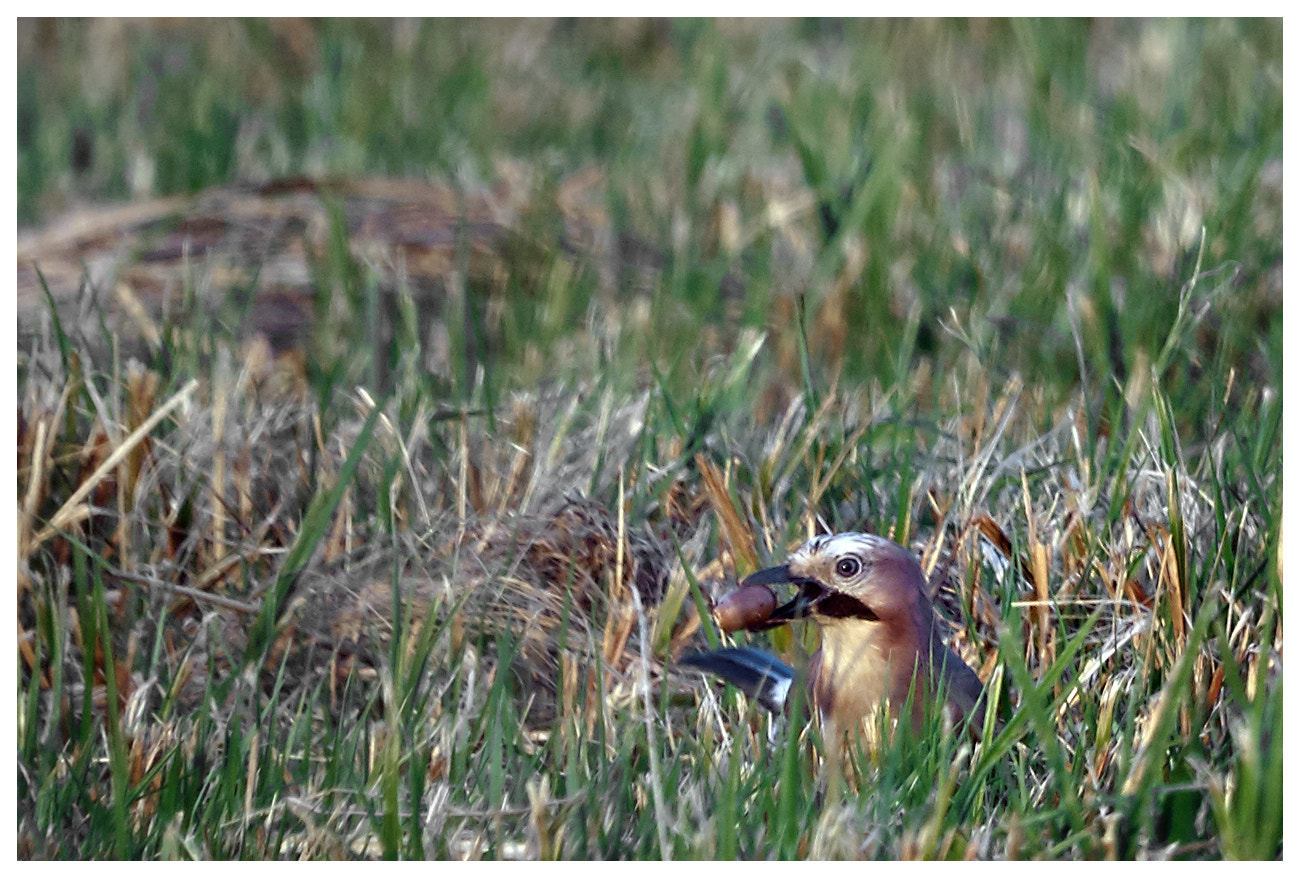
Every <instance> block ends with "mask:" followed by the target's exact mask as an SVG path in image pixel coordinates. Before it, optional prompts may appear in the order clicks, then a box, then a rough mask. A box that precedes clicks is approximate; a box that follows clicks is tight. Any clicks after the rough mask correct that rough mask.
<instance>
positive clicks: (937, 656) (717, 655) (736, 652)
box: [680, 532, 985, 749]
mask: <svg viewBox="0 0 1301 879" xmlns="http://www.w3.org/2000/svg"><path fill="white" fill-rule="evenodd" d="M782 583H789V584H793V585H795V586H797V587H798V591H797V593H796V595H795V597H794V598H793V599H791V601H789V602H787V603H786V604H784V605H782V606H781V607H777V606H776V600H775V596H773V594H772V591H771V589H769V587H770V586H773V585H776V584H782ZM715 617H716V618H717V619H719V621H720V628H723V629H724V630H726V631H734V630H735V629H738V628H747V629H750V630H763V629H769V628H773V627H776V626H779V625H784V624H786V623H789V622H793V621H795V620H798V619H803V618H808V619H811V620H812V621H813V622H814V624H816V625H817V626H818V628H819V629H820V630H821V634H822V644H821V646H820V647H819V649H818V650H817V652H816V653H814V654H813V655H812V656H811V657H810V659H809V664H808V672H807V676H806V677H807V686H808V693H809V697H810V702H811V704H812V705H813V706H814V707H815V708H816V710H817V712H818V715H819V718H820V720H821V723H822V728H823V741H824V742H834V741H836V740H839V742H840V743H841V744H844V743H845V742H846V738H845V737H846V736H847V735H849V734H852V733H854V732H855V731H859V732H861V733H862V734H863V735H864V737H865V739H866V741H867V743H868V745H869V747H871V748H873V749H875V748H877V747H879V745H880V744H881V743H880V741H879V729H880V727H879V725H878V723H877V722H876V721H877V718H878V714H877V712H878V711H880V710H884V711H886V712H887V714H888V716H889V718H890V720H891V721H897V720H898V718H899V715H900V713H901V711H903V710H904V708H905V706H907V705H911V724H912V727H913V729H914V730H915V731H918V732H920V730H921V728H922V723H923V720H924V718H925V715H926V709H927V706H928V704H931V703H934V702H937V701H938V700H941V699H942V700H943V705H944V709H945V717H946V720H947V722H949V723H951V724H953V725H954V726H958V725H962V724H966V725H967V727H968V728H969V730H970V731H971V733H972V734H973V735H978V734H979V731H980V729H981V728H982V726H983V724H984V716H985V698H984V686H983V684H982V683H981V680H980V678H979V677H978V676H977V675H976V673H975V672H974V671H972V670H971V668H970V667H969V666H968V665H967V664H966V663H965V662H963V661H962V659H961V657H959V656H958V655H957V654H956V653H954V652H953V651H952V650H951V649H949V647H948V646H946V645H945V643H944V639H943V638H942V637H941V635H940V623H939V619H938V618H937V617H936V615H935V608H934V606H933V605H932V603H931V599H930V594H929V589H928V587H927V582H926V576H925V574H923V573H922V569H921V566H920V565H919V564H918V562H917V559H916V558H915V557H914V556H913V554H912V553H911V552H909V551H908V550H907V549H905V548H904V547H902V546H900V545H899V544H897V543H895V542H894V541H892V540H888V539H886V538H884V537H880V536H878V535H875V534H867V533H862V532H845V533H840V534H829V535H821V536H818V537H814V538H813V539H811V540H809V541H808V542H807V543H805V544H803V545H802V546H800V547H799V548H797V549H796V550H794V551H793V552H791V553H790V555H789V557H788V558H787V560H786V563H785V564H783V565H779V566H777V567H772V568H767V569H764V570H761V571H756V572H755V573H753V574H751V575H750V576H748V577H746V578H745V579H744V580H742V581H741V584H740V588H739V589H737V590H736V591H735V592H733V593H731V594H730V595H728V596H725V597H724V599H723V600H722V601H720V602H719V605H718V607H716V608H715ZM680 662H682V663H683V664H685V665H688V666H691V667H694V668H698V669H701V670H704V671H707V672H710V673H712V674H715V675H717V676H718V677H721V678H722V679H723V680H725V681H727V682H729V683H731V684H733V685H734V686H736V687H738V688H739V689H741V690H742V691H743V692H745V693H746V694H747V695H749V696H750V697H752V698H754V699H755V700H756V701H758V702H759V703H760V704H761V705H763V706H764V707H765V708H767V709H769V710H771V711H774V712H779V711H782V710H783V709H785V708H786V707H787V704H788V701H789V697H790V693H791V685H792V683H793V682H794V680H795V672H794V670H793V669H792V668H791V667H790V666H788V665H786V664H785V663H784V662H782V661H781V660H779V659H777V658H776V657H774V656H771V655H770V654H767V653H765V652H764V651H762V650H757V649H755V648H751V647H727V648H722V649H718V650H712V651H706V652H704V653H696V654H691V655H688V656H684V657H682V659H681V660H680ZM910 699H911V702H910V701H909V700H910Z"/></svg>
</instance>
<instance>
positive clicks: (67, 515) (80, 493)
mask: <svg viewBox="0 0 1301 879" xmlns="http://www.w3.org/2000/svg"><path fill="white" fill-rule="evenodd" d="M198 386H199V380H198V379H190V381H189V382H187V383H186V385H185V387H183V388H181V390H179V391H178V392H177V393H176V394H175V395H174V396H173V397H172V398H171V399H170V400H168V401H167V402H166V403H164V404H163V405H162V406H161V407H160V408H159V409H158V410H157V411H156V412H154V414H153V415H151V416H149V418H148V419H147V420H146V421H145V423H144V424H142V425H140V426H139V427H137V428H136V429H135V430H133V431H132V432H131V433H130V435H128V436H127V437H126V438H124V439H123V440H122V442H121V443H120V444H119V445H118V446H117V448H115V449H114V450H113V452H112V454H110V455H109V456H108V457H107V458H106V459H104V463H102V464H100V465H99V467H97V468H96V469H95V472H94V473H92V474H90V476H89V477H87V479H86V480H85V481H84V482H82V483H81V485H80V486H78V487H77V490H76V491H74V492H73V493H72V495H71V496H70V497H69V498H68V499H67V500H66V501H64V502H63V506H61V507H59V511H58V512H57V513H55V514H54V516H53V517H52V518H51V519H50V524H49V525H48V526H46V527H45V528H44V529H42V530H41V531H40V532H39V533H38V534H37V535H36V537H35V538H34V539H33V540H32V543H31V544H30V545H29V546H26V547H20V548H19V549H20V551H21V552H22V553H23V555H24V556H27V555H30V554H31V553H32V552H33V551H34V550H35V549H36V547H38V546H40V545H41V544H42V543H44V542H45V541H47V540H49V539H50V538H52V537H54V536H55V535H56V534H58V533H59V532H60V531H62V530H64V529H65V528H67V527H68V526H70V525H72V524H73V523H74V522H77V521H80V520H81V519H84V518H85V517H86V516H88V515H89V514H90V511H89V509H87V508H85V507H83V506H82V501H84V500H85V499H86V496H87V495H89V494H90V493H91V492H92V491H94V490H95V487H96V486H97V485H99V483H100V482H101V481H102V480H103V479H104V477H106V476H108V474H109V473H112V472H113V469H114V468H116V467H117V466H118V465H119V464H121V463H122V461H123V460H125V459H126V457H127V456H128V455H130V454H131V452H132V450H134V449H135V447H136V446H137V445H138V444H139V443H140V442H141V441H142V440H144V439H145V437H147V436H149V433H150V432H151V431H152V430H153V429H154V428H155V427H157V426H158V424H159V423H160V422H161V421H162V420H163V419H164V418H166V417H167V416H168V415H170V414H171V413H172V410H173V409H176V408H177V407H178V406H180V405H181V404H182V403H184V402H185V401H186V400H187V399H188V398H189V396H190V394H192V393H194V390H195V388H197V387H198Z"/></svg>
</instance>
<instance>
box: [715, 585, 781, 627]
mask: <svg viewBox="0 0 1301 879" xmlns="http://www.w3.org/2000/svg"><path fill="white" fill-rule="evenodd" d="M776 609H777V595H776V594H775V593H774V592H773V591H772V590H771V589H769V588H768V587H767V586H742V587H741V588H740V589H737V590H736V591H735V592H729V593H728V594H727V595H724V596H723V598H722V600H721V601H719V602H718V604H717V605H715V606H714V619H715V620H716V621H717V622H718V627H719V628H720V629H722V630H723V631H724V632H735V631H737V630H738V629H749V628H752V627H754V626H758V625H760V624H762V623H764V622H767V620H768V617H770V616H772V612H773V611H774V610H776Z"/></svg>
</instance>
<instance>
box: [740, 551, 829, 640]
mask: <svg viewBox="0 0 1301 879" xmlns="http://www.w3.org/2000/svg"><path fill="white" fill-rule="evenodd" d="M774 583H793V584H795V585H797V586H799V587H800V590H799V592H796V593H795V597H794V598H792V599H791V600H790V601H788V602H786V603H785V604H783V605H782V606H781V607H779V608H777V609H776V610H774V611H773V612H772V613H771V614H770V615H769V617H768V619H766V620H765V621H764V622H763V623H762V624H761V625H757V626H751V627H750V628H751V630H753V631H758V630H762V629H773V628H776V627H777V626H780V625H782V624H783V623H789V622H791V621H792V620H799V619H803V618H804V617H807V616H808V615H809V613H810V612H811V611H812V610H813V605H814V604H816V603H817V602H818V601H819V600H820V599H822V598H823V597H825V596H826V594H827V590H826V589H825V588H824V587H823V586H822V584H820V583H818V582H817V581H816V580H810V579H808V578H807V577H800V576H796V575H794V574H792V573H791V569H790V567H789V566H787V565H778V566H777V567H775V568H764V569H763V570H762V571H755V572H754V573H753V574H751V575H750V576H748V577H746V578H745V579H744V580H742V581H741V585H742V586H770V585H772V584H774Z"/></svg>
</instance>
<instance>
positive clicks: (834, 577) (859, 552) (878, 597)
mask: <svg viewBox="0 0 1301 879" xmlns="http://www.w3.org/2000/svg"><path fill="white" fill-rule="evenodd" d="M774 583H792V584H795V585H797V586H799V587H800V589H799V592H798V593H797V594H796V596H795V598H794V599H792V600H791V601H790V602H788V603H786V604H785V605H782V606H781V607H779V608H777V609H776V610H775V611H773V613H772V615H771V616H770V617H769V618H768V621H767V624H768V625H779V624H780V623H783V622H788V621H790V620H794V619H800V618H802V617H806V616H812V617H813V618H814V620H815V621H830V620H835V619H861V620H866V621H878V620H890V619H895V618H899V617H902V616H905V615H909V614H911V613H913V612H914V610H915V609H916V608H917V606H918V604H919V603H920V602H924V601H926V600H927V598H926V578H925V575H923V574H922V570H921V567H920V566H919V565H918V564H917V560H916V559H915V558H914V557H913V555H912V553H910V552H909V551H908V550H906V549H904V548H903V547H902V546H900V545H899V544H897V543H895V542H893V541H891V540H886V539H885V538H884V537H878V536H876V535H875V534H862V533H845V534H829V535H823V536H820V537H815V538H813V539H812V540H810V541H809V542H808V543H805V544H804V545H803V546H801V547H800V548H799V549H796V550H795V551H794V552H792V553H791V554H790V557H789V558H788V559H787V560H786V564H784V565H779V566H777V567H775V568H767V569H765V570H762V571H756V572H755V573H753V574H751V575H750V576H748V577H746V578H745V580H743V581H742V583H741V585H742V586H754V585H760V584H774ZM765 627H767V626H765Z"/></svg>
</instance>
